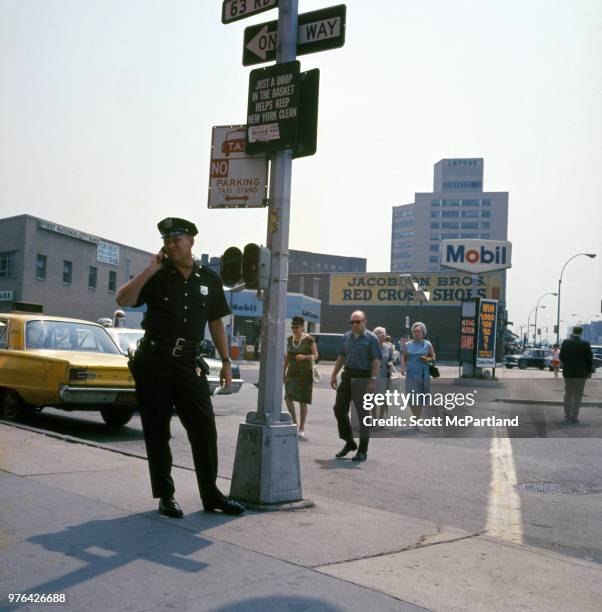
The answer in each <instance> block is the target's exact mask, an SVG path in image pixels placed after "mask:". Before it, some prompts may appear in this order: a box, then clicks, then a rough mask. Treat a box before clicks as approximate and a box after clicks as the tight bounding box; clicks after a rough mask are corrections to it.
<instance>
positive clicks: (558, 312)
mask: <svg viewBox="0 0 602 612" xmlns="http://www.w3.org/2000/svg"><path fill="white" fill-rule="evenodd" d="M581 255H585V257H589V258H590V259H593V258H594V257H595V256H596V253H577V254H576V255H573V256H572V257H569V259H567V261H566V262H565V264H564V266H562V270H561V271H560V278H559V279H558V309H557V312H556V344H560V289H561V286H562V275H563V273H564V269H565V268H566V267H567V266H568V265H569V263H570V262H571V261H572V260H573V259H575V257H580V256H581Z"/></svg>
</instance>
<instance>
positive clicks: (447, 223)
mask: <svg viewBox="0 0 602 612" xmlns="http://www.w3.org/2000/svg"><path fill="white" fill-rule="evenodd" d="M441 227H442V228H443V229H456V228H459V227H460V224H459V223H458V222H457V221H444V222H443V223H442V224H441Z"/></svg>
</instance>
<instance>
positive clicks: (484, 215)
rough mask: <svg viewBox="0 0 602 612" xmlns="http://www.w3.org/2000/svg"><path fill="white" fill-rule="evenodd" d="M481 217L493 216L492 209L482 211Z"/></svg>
mask: <svg viewBox="0 0 602 612" xmlns="http://www.w3.org/2000/svg"><path fill="white" fill-rule="evenodd" d="M481 217H491V211H490V210H482V211H481Z"/></svg>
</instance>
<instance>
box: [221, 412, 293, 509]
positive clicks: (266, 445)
mask: <svg viewBox="0 0 602 612" xmlns="http://www.w3.org/2000/svg"><path fill="white" fill-rule="evenodd" d="M248 416H249V417H255V416H256V413H250V414H249V415H248ZM286 416H288V415H286ZM230 497H233V498H234V499H239V500H241V501H243V502H245V501H246V502H251V503H253V504H262V505H264V504H279V503H289V502H294V501H298V500H301V499H302V497H303V496H302V494H301V468H300V465H299V442H298V440H297V427H296V426H295V425H292V424H290V423H276V424H265V423H259V422H255V423H253V422H247V423H241V425H240V427H239V429H238V442H237V444H236V456H235V458H234V469H233V470H232V485H231V487H230Z"/></svg>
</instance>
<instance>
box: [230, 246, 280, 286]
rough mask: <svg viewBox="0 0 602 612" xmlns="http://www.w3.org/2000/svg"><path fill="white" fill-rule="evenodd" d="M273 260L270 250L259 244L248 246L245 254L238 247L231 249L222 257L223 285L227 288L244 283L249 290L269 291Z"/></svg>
mask: <svg viewBox="0 0 602 612" xmlns="http://www.w3.org/2000/svg"><path fill="white" fill-rule="evenodd" d="M271 260H272V254H271V253H270V250H269V249H266V248H265V247H262V246H259V245H258V244H253V243H250V244H247V246H246V247H245V249H244V252H242V251H241V250H240V249H239V248H238V247H229V248H228V249H226V250H225V251H224V254H223V255H222V266H221V277H222V283H223V284H224V285H226V287H234V286H236V285H241V284H242V283H244V284H245V286H246V287H247V288H248V289H267V287H268V285H269V284H270V267H271V265H270V264H271Z"/></svg>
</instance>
